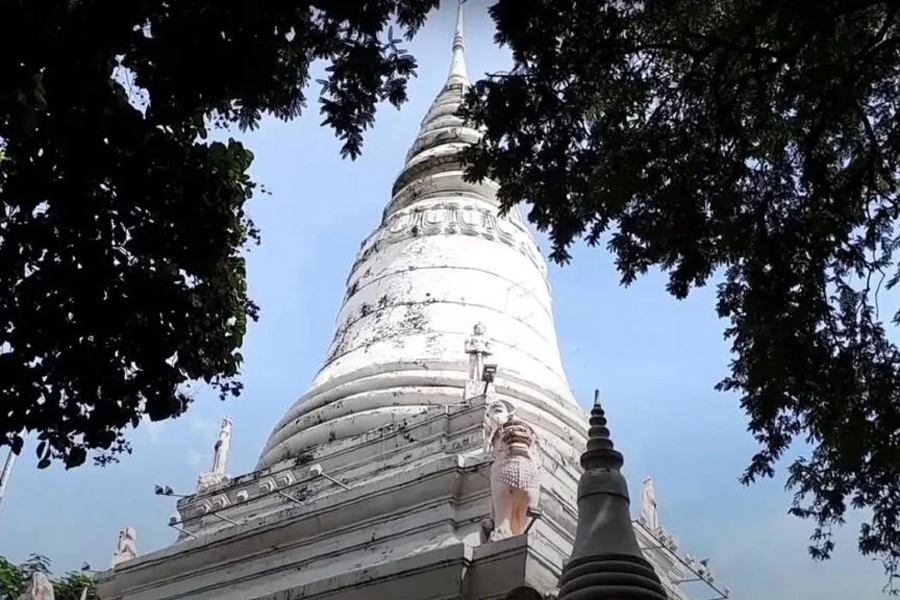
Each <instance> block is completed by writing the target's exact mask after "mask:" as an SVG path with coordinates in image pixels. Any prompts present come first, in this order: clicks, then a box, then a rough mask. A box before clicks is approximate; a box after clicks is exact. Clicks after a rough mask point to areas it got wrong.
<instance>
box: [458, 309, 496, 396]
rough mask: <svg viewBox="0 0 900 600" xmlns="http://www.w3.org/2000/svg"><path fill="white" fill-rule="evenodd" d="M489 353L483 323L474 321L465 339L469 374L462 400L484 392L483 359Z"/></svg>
mask: <svg viewBox="0 0 900 600" xmlns="http://www.w3.org/2000/svg"><path fill="white" fill-rule="evenodd" d="M491 353H492V352H491V340H490V339H489V338H488V336H487V335H486V330H485V327H484V323H476V324H475V327H473V328H472V335H471V336H470V337H469V338H468V339H467V340H466V354H468V355H469V375H468V379H467V381H466V388H465V392H464V400H472V399H474V398H477V397H479V396H484V395H485V394H486V392H487V385H486V384H485V383H484V382H483V376H484V361H485V359H486V358H487V357H489V356H490V355H491Z"/></svg>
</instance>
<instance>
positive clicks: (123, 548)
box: [109, 527, 138, 569]
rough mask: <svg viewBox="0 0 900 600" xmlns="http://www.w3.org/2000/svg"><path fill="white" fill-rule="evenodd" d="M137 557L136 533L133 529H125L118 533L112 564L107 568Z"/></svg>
mask: <svg viewBox="0 0 900 600" xmlns="http://www.w3.org/2000/svg"><path fill="white" fill-rule="evenodd" d="M137 557H138V549H137V531H135V529H134V527H126V528H125V529H123V530H122V531H120V532H119V542H118V544H117V545H116V551H115V553H113V557H112V563H111V564H110V565H109V568H111V569H112V568H114V567H115V566H116V565H118V564H120V563H123V562H125V561H126V560H131V559H133V558H137Z"/></svg>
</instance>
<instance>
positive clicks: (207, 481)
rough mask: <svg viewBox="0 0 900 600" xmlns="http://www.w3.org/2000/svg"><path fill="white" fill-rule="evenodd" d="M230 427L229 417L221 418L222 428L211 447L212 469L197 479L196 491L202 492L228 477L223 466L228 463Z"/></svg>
mask: <svg viewBox="0 0 900 600" xmlns="http://www.w3.org/2000/svg"><path fill="white" fill-rule="evenodd" d="M231 427H232V422H231V418H230V417H225V418H224V419H222V428H221V429H220V430H219V439H218V440H216V445H215V447H214V448H213V460H212V469H211V470H210V471H209V472H208V473H203V474H202V475H200V477H199V478H198V479H197V491H198V492H202V491H204V490H206V489H208V488H211V487H213V486H214V485H217V484H219V483H222V482H223V481H226V480H227V479H228V476H227V475H226V474H225V467H226V465H227V463H228V450H229V448H230V447H231Z"/></svg>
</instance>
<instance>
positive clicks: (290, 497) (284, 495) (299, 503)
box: [275, 490, 303, 506]
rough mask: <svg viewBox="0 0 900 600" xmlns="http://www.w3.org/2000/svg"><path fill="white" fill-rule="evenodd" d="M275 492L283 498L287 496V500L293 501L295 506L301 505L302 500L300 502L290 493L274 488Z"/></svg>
mask: <svg viewBox="0 0 900 600" xmlns="http://www.w3.org/2000/svg"><path fill="white" fill-rule="evenodd" d="M275 493H276V494H278V495H279V496H283V497H284V498H287V499H288V500H290V501H291V502H293V503H294V504H296V505H297V506H303V503H302V502H300V501H299V500H297V499H296V498H294V497H293V496H291V495H290V494H285V493H284V492H282V491H281V490H275Z"/></svg>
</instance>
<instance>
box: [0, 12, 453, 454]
mask: <svg viewBox="0 0 900 600" xmlns="http://www.w3.org/2000/svg"><path fill="white" fill-rule="evenodd" d="M436 5H437V0H373V1H369V2H364V3H352V2H351V3H346V2H332V1H329V0H323V1H316V2H313V3H302V2H301V3H296V2H293V3H291V2H288V3H285V2H281V3H279V2H276V3H263V4H261V3H259V2H254V1H249V0H235V1H230V2H224V3H223V2H209V1H202V0H197V1H190V2H170V1H163V0H135V1H133V2H132V1H129V2H112V1H107V0H29V1H28V2H4V3H3V4H2V6H0V149H2V159H0V444H10V445H11V446H12V447H13V449H14V450H15V451H16V452H19V451H20V449H21V447H22V437H21V435H20V432H21V431H23V430H27V431H33V432H37V433H38V434H39V438H40V440H41V442H40V445H39V446H38V448H37V452H38V459H39V465H40V466H42V467H43V466H47V465H49V464H50V462H51V460H53V459H62V460H64V461H65V464H66V465H67V466H69V467H72V466H77V465H80V464H82V463H83V462H84V461H85V459H86V457H87V451H88V450H92V449H97V450H100V453H99V455H98V456H97V459H98V460H99V461H100V462H104V461H107V460H111V459H113V458H114V457H115V455H116V454H117V453H120V452H123V451H128V450H129V448H128V444H127V442H126V440H125V438H124V437H123V432H124V430H125V429H126V428H128V427H129V426H132V427H136V426H137V425H138V424H139V422H140V419H141V417H142V416H144V415H146V416H148V417H149V418H150V419H151V420H154V421H158V420H163V419H168V418H171V417H176V416H178V415H180V414H182V413H183V412H184V411H185V410H186V409H187V407H188V405H189V403H190V400H191V398H190V396H189V395H188V394H186V393H185V392H184V387H183V384H186V383H188V382H193V381H198V380H201V381H204V382H206V383H208V384H211V385H212V386H214V387H215V388H217V389H218V391H219V392H220V394H221V395H222V396H223V397H224V396H227V395H232V394H233V395H237V394H239V393H240V391H241V385H240V382H239V381H237V380H236V378H235V377H236V375H237V374H238V370H239V367H240V364H241V355H240V353H239V352H238V349H239V348H240V346H241V343H242V340H243V336H244V333H245V331H246V326H247V321H248V319H254V318H255V317H256V315H257V307H256V306H255V305H254V304H253V303H252V302H251V300H250V299H249V298H248V296H247V283H246V272H245V262H244V258H243V256H242V254H241V251H242V250H243V249H244V248H246V246H247V245H248V243H249V242H250V241H253V240H254V239H256V237H257V231H256V229H255V228H254V226H253V223H252V222H251V220H250V219H249V218H248V216H247V215H246V213H245V211H244V207H245V204H246V202H247V200H248V199H250V197H251V196H252V195H253V193H254V191H255V190H256V186H255V184H254V183H253V181H251V179H250V177H249V175H248V169H249V167H250V164H251V162H252V160H253V155H252V154H251V153H250V151H249V150H247V149H246V148H244V147H243V145H241V144H240V143H239V142H237V141H234V140H230V141H228V142H227V143H219V142H216V143H208V142H206V141H205V138H206V136H207V127H208V126H210V125H211V126H214V127H228V126H232V125H236V126H239V127H240V128H245V129H246V128H253V127H256V126H257V124H258V123H259V120H260V118H261V117H262V115H263V114H264V113H269V114H272V115H274V116H276V117H278V118H280V119H291V118H294V117H297V116H299V115H300V114H301V112H302V111H303V109H304V107H305V105H306V96H305V91H304V90H305V89H306V87H307V84H308V83H309V68H310V65H311V63H313V61H316V60H322V61H325V63H327V65H328V67H327V78H326V79H325V80H323V81H320V82H319V83H320V84H321V92H320V94H319V102H320V112H321V114H322V115H323V124H324V125H328V126H330V127H332V128H333V129H334V130H335V132H336V133H337V135H338V136H339V137H340V139H341V140H342V141H343V149H342V154H343V155H344V156H349V157H351V158H355V157H356V156H358V155H359V153H360V150H361V146H362V134H363V132H364V131H365V130H366V129H368V128H369V127H370V126H371V125H372V124H373V122H374V118H375V107H376V105H377V104H378V103H379V102H381V101H388V102H390V103H391V104H393V105H395V106H399V105H400V104H401V103H402V102H404V101H405V100H406V82H407V80H408V79H409V77H411V76H412V75H414V73H415V67H416V63H415V60H414V59H413V58H412V57H410V56H409V55H406V54H405V53H404V52H403V51H402V50H398V49H397V47H396V43H397V42H399V41H400V40H392V39H390V38H391V37H392V36H391V35H390V34H389V35H388V36H385V35H383V33H382V32H383V31H384V30H385V28H386V27H387V25H388V23H390V22H396V24H397V25H398V26H399V27H401V28H403V29H405V30H406V31H407V32H408V34H409V35H412V34H413V33H415V31H416V30H417V29H418V28H419V27H420V26H421V25H422V23H423V22H424V19H425V16H426V14H427V13H428V11H429V10H430V9H432V8H434V7H435V6H436ZM385 39H386V40H387V41H386V42H385V41H384V40H385Z"/></svg>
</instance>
